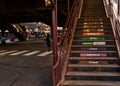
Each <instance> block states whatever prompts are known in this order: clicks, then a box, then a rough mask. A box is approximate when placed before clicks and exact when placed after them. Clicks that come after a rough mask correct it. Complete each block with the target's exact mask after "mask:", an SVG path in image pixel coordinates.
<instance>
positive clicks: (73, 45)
mask: <svg viewBox="0 0 120 86" xmlns="http://www.w3.org/2000/svg"><path fill="white" fill-rule="evenodd" d="M72 47H116V46H115V45H99V46H98V45H92V46H91V45H72Z"/></svg>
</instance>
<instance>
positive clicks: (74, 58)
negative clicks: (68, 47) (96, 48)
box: [70, 57, 118, 60]
mask: <svg viewBox="0 0 120 86" xmlns="http://www.w3.org/2000/svg"><path fill="white" fill-rule="evenodd" d="M70 60H118V58H117V57H102V58H99V57H87V58H86V57H71V58H70Z"/></svg>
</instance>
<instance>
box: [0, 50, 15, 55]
mask: <svg viewBox="0 0 120 86" xmlns="http://www.w3.org/2000/svg"><path fill="white" fill-rule="evenodd" d="M13 52H17V50H12V51H7V52H4V53H0V55H6V54H9V53H13Z"/></svg>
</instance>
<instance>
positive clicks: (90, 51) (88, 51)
mask: <svg viewBox="0 0 120 86" xmlns="http://www.w3.org/2000/svg"><path fill="white" fill-rule="evenodd" d="M71 53H117V51H71Z"/></svg>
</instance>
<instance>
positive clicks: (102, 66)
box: [68, 64, 120, 68]
mask: <svg viewBox="0 0 120 86" xmlns="http://www.w3.org/2000/svg"><path fill="white" fill-rule="evenodd" d="M68 67H84V68H85V67H91V68H93V67H100V68H114V67H115V68H120V65H117V64H112V65H90V64H89V65H82V64H69V65H68Z"/></svg>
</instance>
